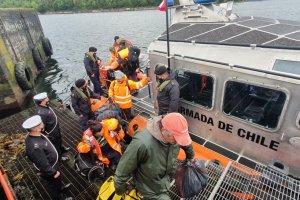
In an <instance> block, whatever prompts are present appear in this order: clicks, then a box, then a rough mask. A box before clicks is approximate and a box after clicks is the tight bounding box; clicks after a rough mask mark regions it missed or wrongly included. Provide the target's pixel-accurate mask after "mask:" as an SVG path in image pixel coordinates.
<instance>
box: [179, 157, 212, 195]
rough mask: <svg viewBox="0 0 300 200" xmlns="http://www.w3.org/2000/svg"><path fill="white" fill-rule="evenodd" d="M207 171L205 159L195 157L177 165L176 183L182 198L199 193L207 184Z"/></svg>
mask: <svg viewBox="0 0 300 200" xmlns="http://www.w3.org/2000/svg"><path fill="white" fill-rule="evenodd" d="M207 179H208V175H207V171H206V168H205V165H204V161H202V160H199V159H194V160H192V161H184V162H182V163H180V164H179V165H178V166H177V169H176V176H175V184H176V188H177V191H178V192H179V195H180V196H181V197H182V198H191V197H193V196H195V195H198V194H199V193H200V192H201V191H202V190H203V189H204V188H205V187H206V185H207Z"/></svg>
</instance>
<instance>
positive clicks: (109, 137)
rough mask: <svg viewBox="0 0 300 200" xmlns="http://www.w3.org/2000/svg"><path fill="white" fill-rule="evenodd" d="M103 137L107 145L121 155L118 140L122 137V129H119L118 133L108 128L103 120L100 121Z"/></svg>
mask: <svg viewBox="0 0 300 200" xmlns="http://www.w3.org/2000/svg"><path fill="white" fill-rule="evenodd" d="M102 129H103V137H104V139H105V140H106V141H107V143H108V144H109V146H110V147H111V148H112V149H114V150H115V151H117V152H118V153H119V154H120V155H122V150H121V145H120V144H119V142H120V141H121V140H122V139H123V138H124V136H125V134H124V131H123V130H122V129H121V130H120V131H119V133H117V132H115V131H110V130H108V127H107V125H106V124H105V120H103V121H102Z"/></svg>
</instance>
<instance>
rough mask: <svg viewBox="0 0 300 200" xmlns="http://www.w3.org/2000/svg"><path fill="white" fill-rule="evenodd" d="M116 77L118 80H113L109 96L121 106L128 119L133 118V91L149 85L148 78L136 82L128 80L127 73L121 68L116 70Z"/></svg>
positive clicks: (124, 115)
mask: <svg viewBox="0 0 300 200" xmlns="http://www.w3.org/2000/svg"><path fill="white" fill-rule="evenodd" d="M115 78H116V80H114V81H112V82H111V84H110V86H109V91H108V96H109V97H111V98H112V99H113V100H114V101H115V102H116V103H117V104H118V105H119V106H120V108H121V111H122V115H123V117H124V118H125V119H126V120H131V119H133V117H134V116H133V115H132V113H131V107H132V97H131V91H132V90H138V89H140V88H142V87H144V86H145V85H147V83H148V78H147V77H146V76H145V77H143V78H142V80H141V81H138V82H135V81H132V80H128V79H127V77H126V76H125V74H124V73H123V72H121V71H119V70H117V71H115Z"/></svg>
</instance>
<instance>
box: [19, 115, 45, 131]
mask: <svg viewBox="0 0 300 200" xmlns="http://www.w3.org/2000/svg"><path fill="white" fill-rule="evenodd" d="M41 123H42V118H41V116H39V115H34V116H32V117H30V118H28V119H26V120H25V121H24V122H23V124H22V127H23V128H24V129H31V128H33V127H36V126H38V125H40V124H41Z"/></svg>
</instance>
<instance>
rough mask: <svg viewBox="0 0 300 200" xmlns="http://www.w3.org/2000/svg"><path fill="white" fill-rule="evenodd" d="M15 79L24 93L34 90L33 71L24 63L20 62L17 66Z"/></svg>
mask: <svg viewBox="0 0 300 200" xmlns="http://www.w3.org/2000/svg"><path fill="white" fill-rule="evenodd" d="M15 77H16V80H17V82H18V84H19V86H20V88H21V89H22V90H23V91H25V90H30V89H32V88H33V80H32V72H31V69H30V68H29V67H27V66H25V64H24V62H18V63H17V64H15Z"/></svg>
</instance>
